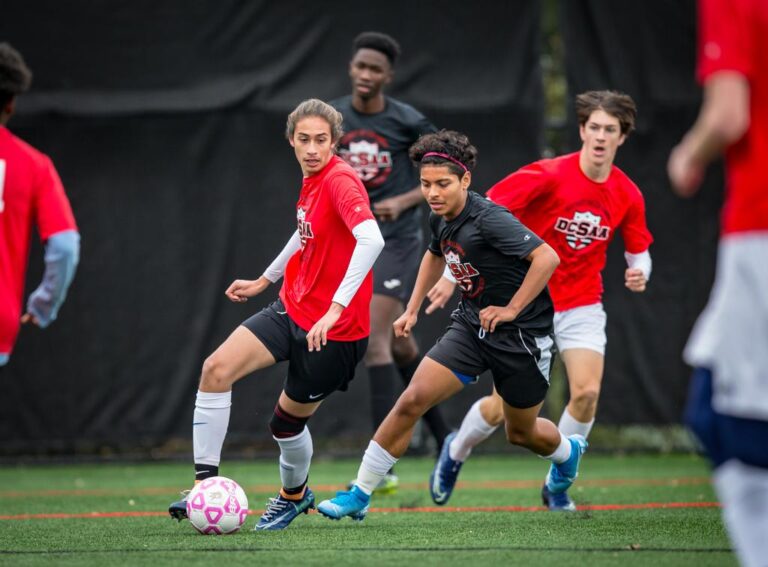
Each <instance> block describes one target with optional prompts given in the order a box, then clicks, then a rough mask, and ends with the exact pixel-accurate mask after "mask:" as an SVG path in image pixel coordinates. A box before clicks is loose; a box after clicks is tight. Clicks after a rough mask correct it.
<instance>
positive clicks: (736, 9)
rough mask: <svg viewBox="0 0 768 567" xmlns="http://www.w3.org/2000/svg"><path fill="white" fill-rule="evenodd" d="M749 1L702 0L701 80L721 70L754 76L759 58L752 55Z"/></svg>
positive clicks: (700, 6)
mask: <svg viewBox="0 0 768 567" xmlns="http://www.w3.org/2000/svg"><path fill="white" fill-rule="evenodd" d="M749 4H750V0H700V2H699V65H698V72H697V74H698V79H699V81H700V82H701V83H704V82H706V80H707V79H708V78H709V76H710V75H712V74H713V73H716V72H718V71H736V72H739V73H742V74H743V75H744V76H746V77H747V78H752V73H753V71H754V69H753V66H752V65H753V63H752V62H753V61H757V57H756V55H755V56H753V55H752V50H753V47H752V41H753V39H752V36H751V35H750V33H749V30H750V29H751V27H752V22H751V17H750V14H749V12H750V9H749V8H750V6H749ZM762 55H763V56H764V55H765V54H762Z"/></svg>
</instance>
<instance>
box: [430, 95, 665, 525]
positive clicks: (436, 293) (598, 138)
mask: <svg viewBox="0 0 768 567" xmlns="http://www.w3.org/2000/svg"><path fill="white" fill-rule="evenodd" d="M576 115H577V118H578V121H579V133H580V135H581V140H582V147H581V150H580V151H578V152H575V153H572V154H567V155H564V156H560V157H557V158H554V159H545V160H541V161H537V162H535V163H533V164H530V165H527V166H525V167H522V168H521V169H519V170H517V171H516V172H514V173H512V174H511V175H509V176H508V177H506V178H505V179H503V180H501V181H500V182H499V183H497V184H496V185H494V186H493V187H492V188H491V189H490V191H488V194H487V197H488V198H489V199H490V200H492V201H493V202H494V203H498V204H500V205H503V206H505V207H507V208H508V209H509V210H510V211H512V213H513V214H514V215H515V216H517V217H518V218H519V219H520V221H521V222H522V223H524V224H525V225H526V226H527V227H529V228H530V229H531V230H533V231H534V232H535V233H536V234H537V235H539V236H541V237H542V238H543V239H544V241H546V242H547V243H548V244H550V245H551V246H552V247H553V248H554V249H555V250H556V251H557V254H558V255H559V256H560V266H559V267H558V269H557V270H556V271H555V273H554V275H553V276H552V279H550V280H549V290H550V293H551V294H552V300H553V302H554V305H555V318H554V331H555V342H556V344H557V349H558V351H559V352H560V356H561V357H562V359H563V363H564V364H565V369H566V372H567V374H568V383H569V386H570V393H571V398H570V401H569V402H568V406H567V407H566V408H565V410H564V411H563V415H562V416H561V418H560V423H559V424H558V427H559V428H560V431H562V432H563V434H565V435H566V436H568V435H573V434H575V433H578V434H579V435H583V436H584V437H588V436H589V433H590V431H591V429H592V425H593V424H594V421H595V413H596V411H597V400H598V397H599V395H600V384H601V382H602V378H603V366H604V354H605V344H606V336H605V323H606V316H605V311H604V310H603V304H602V294H603V282H602V277H601V273H602V271H603V268H604V267H605V261H606V252H607V249H608V244H609V242H610V241H611V240H612V239H613V237H614V235H615V234H616V231H621V235H622V238H623V240H624V246H625V249H626V252H625V254H624V256H625V258H626V260H627V264H628V266H629V267H628V268H627V269H626V271H625V273H624V281H625V286H626V287H627V289H629V290H631V291H634V292H642V291H645V287H646V283H647V281H648V278H649V277H650V273H651V257H650V254H649V252H648V247H649V245H650V244H651V242H652V238H651V234H650V233H649V232H648V229H647V227H646V221H645V202H644V200H643V196H642V194H641V193H640V190H639V189H638V188H637V186H636V185H635V184H634V183H633V182H632V180H630V179H629V177H627V176H626V175H625V174H624V172H622V171H621V170H620V169H619V168H618V167H615V166H614V165H613V161H614V158H615V157H616V152H617V151H618V149H619V146H621V145H622V144H623V143H624V141H625V140H626V139H627V136H629V134H630V133H631V132H632V130H633V129H634V126H635V116H636V108H635V103H634V101H633V100H632V99H631V98H630V97H629V96H628V95H625V94H622V93H617V92H614V91H589V92H585V93H583V94H580V95H578V96H577V97H576ZM446 276H448V274H446ZM453 287H454V283H453V282H452V281H450V279H449V278H448V277H444V278H442V279H441V281H440V282H439V283H438V284H437V285H436V286H435V288H433V289H432V290H430V293H429V298H430V300H431V301H432V305H430V308H429V309H428V312H430V311H433V310H434V309H435V308H436V307H442V306H443V305H445V303H446V301H447V300H448V299H449V298H450V296H451V295H452V293H453ZM503 420H504V414H503V412H502V400H501V398H500V397H499V395H498V393H497V392H494V393H493V394H492V395H490V396H486V397H485V398H482V399H481V400H478V401H477V402H476V403H475V404H474V405H473V406H472V407H471V408H470V410H469V412H468V413H467V415H466V417H465V418H464V421H463V422H462V424H461V428H460V429H459V431H458V433H456V434H451V435H450V436H449V437H448V439H447V440H446V445H445V447H444V448H443V451H442V452H441V454H440V455H439V457H438V460H437V462H436V464H435V468H434V470H433V473H432V477H431V479H430V493H431V494H432V499H433V500H434V501H435V503H437V504H445V503H446V502H447V501H448V498H449V497H450V496H451V491H452V490H453V487H454V485H455V483H456V478H457V477H458V474H459V470H460V469H461V466H462V464H463V463H464V461H466V459H467V458H468V457H469V454H470V453H471V451H472V448H473V447H475V446H476V445H478V444H479V443H481V442H482V441H484V440H485V439H487V438H488V437H489V436H490V435H491V433H493V432H494V431H495V430H496V428H497V427H498V426H499V425H500V424H501V423H502V422H503ZM542 498H543V500H544V504H545V505H546V506H548V507H549V509H551V510H562V511H572V510H575V509H576V507H575V504H574V503H573V501H572V500H571V498H570V497H569V496H568V493H567V492H562V493H559V494H550V493H549V491H548V490H547V484H546V483H545V484H544V487H543V488H542Z"/></svg>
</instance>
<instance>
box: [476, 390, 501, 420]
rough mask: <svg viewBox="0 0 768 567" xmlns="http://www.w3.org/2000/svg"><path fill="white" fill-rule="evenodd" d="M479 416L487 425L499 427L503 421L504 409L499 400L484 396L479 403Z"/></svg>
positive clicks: (494, 397)
mask: <svg viewBox="0 0 768 567" xmlns="http://www.w3.org/2000/svg"><path fill="white" fill-rule="evenodd" d="M480 415H482V416H483V419H484V420H485V421H486V423H488V424H489V425H500V424H501V422H503V421H504V408H503V407H502V402H501V398H497V397H496V396H486V397H485V398H483V401H482V402H480Z"/></svg>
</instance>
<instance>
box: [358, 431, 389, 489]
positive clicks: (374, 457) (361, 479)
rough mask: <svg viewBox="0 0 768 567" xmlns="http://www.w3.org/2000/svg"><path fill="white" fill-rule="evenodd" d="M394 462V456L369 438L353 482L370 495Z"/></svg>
mask: <svg viewBox="0 0 768 567" xmlns="http://www.w3.org/2000/svg"><path fill="white" fill-rule="evenodd" d="M396 462H397V459H396V458H395V457H393V456H392V455H390V454H389V453H388V452H387V451H386V450H385V449H384V448H383V447H382V446H381V445H379V444H378V443H376V441H373V440H371V442H370V443H369V444H368V448H367V449H366V450H365V455H363V462H362V463H360V469H359V470H358V471H357V480H356V481H355V484H356V485H357V486H358V488H360V490H362V491H363V492H365V493H366V494H367V495H368V496H370V495H371V494H372V493H373V491H374V489H375V488H376V487H377V486H378V485H379V483H380V482H381V479H383V478H384V476H385V475H386V474H387V473H388V472H389V470H390V469H391V468H392V467H394V466H395V463H396Z"/></svg>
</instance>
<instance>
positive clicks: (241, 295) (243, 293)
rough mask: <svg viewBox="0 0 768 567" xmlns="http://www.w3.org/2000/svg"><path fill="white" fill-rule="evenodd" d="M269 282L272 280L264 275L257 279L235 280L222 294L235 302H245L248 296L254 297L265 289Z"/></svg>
mask: <svg viewBox="0 0 768 567" xmlns="http://www.w3.org/2000/svg"><path fill="white" fill-rule="evenodd" d="M270 283H272V282H270V281H269V280H268V279H267V278H265V277H264V276H261V277H260V278H259V279H257V280H235V281H233V282H232V283H231V284H230V285H229V287H228V288H227V291H225V292H224V295H226V296H227V297H228V298H229V300H230V301H234V302H235V303H245V302H246V301H248V298H249V297H255V296H257V295H259V294H260V293H261V292H262V291H264V290H265V289H267V287H269V284H270Z"/></svg>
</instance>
